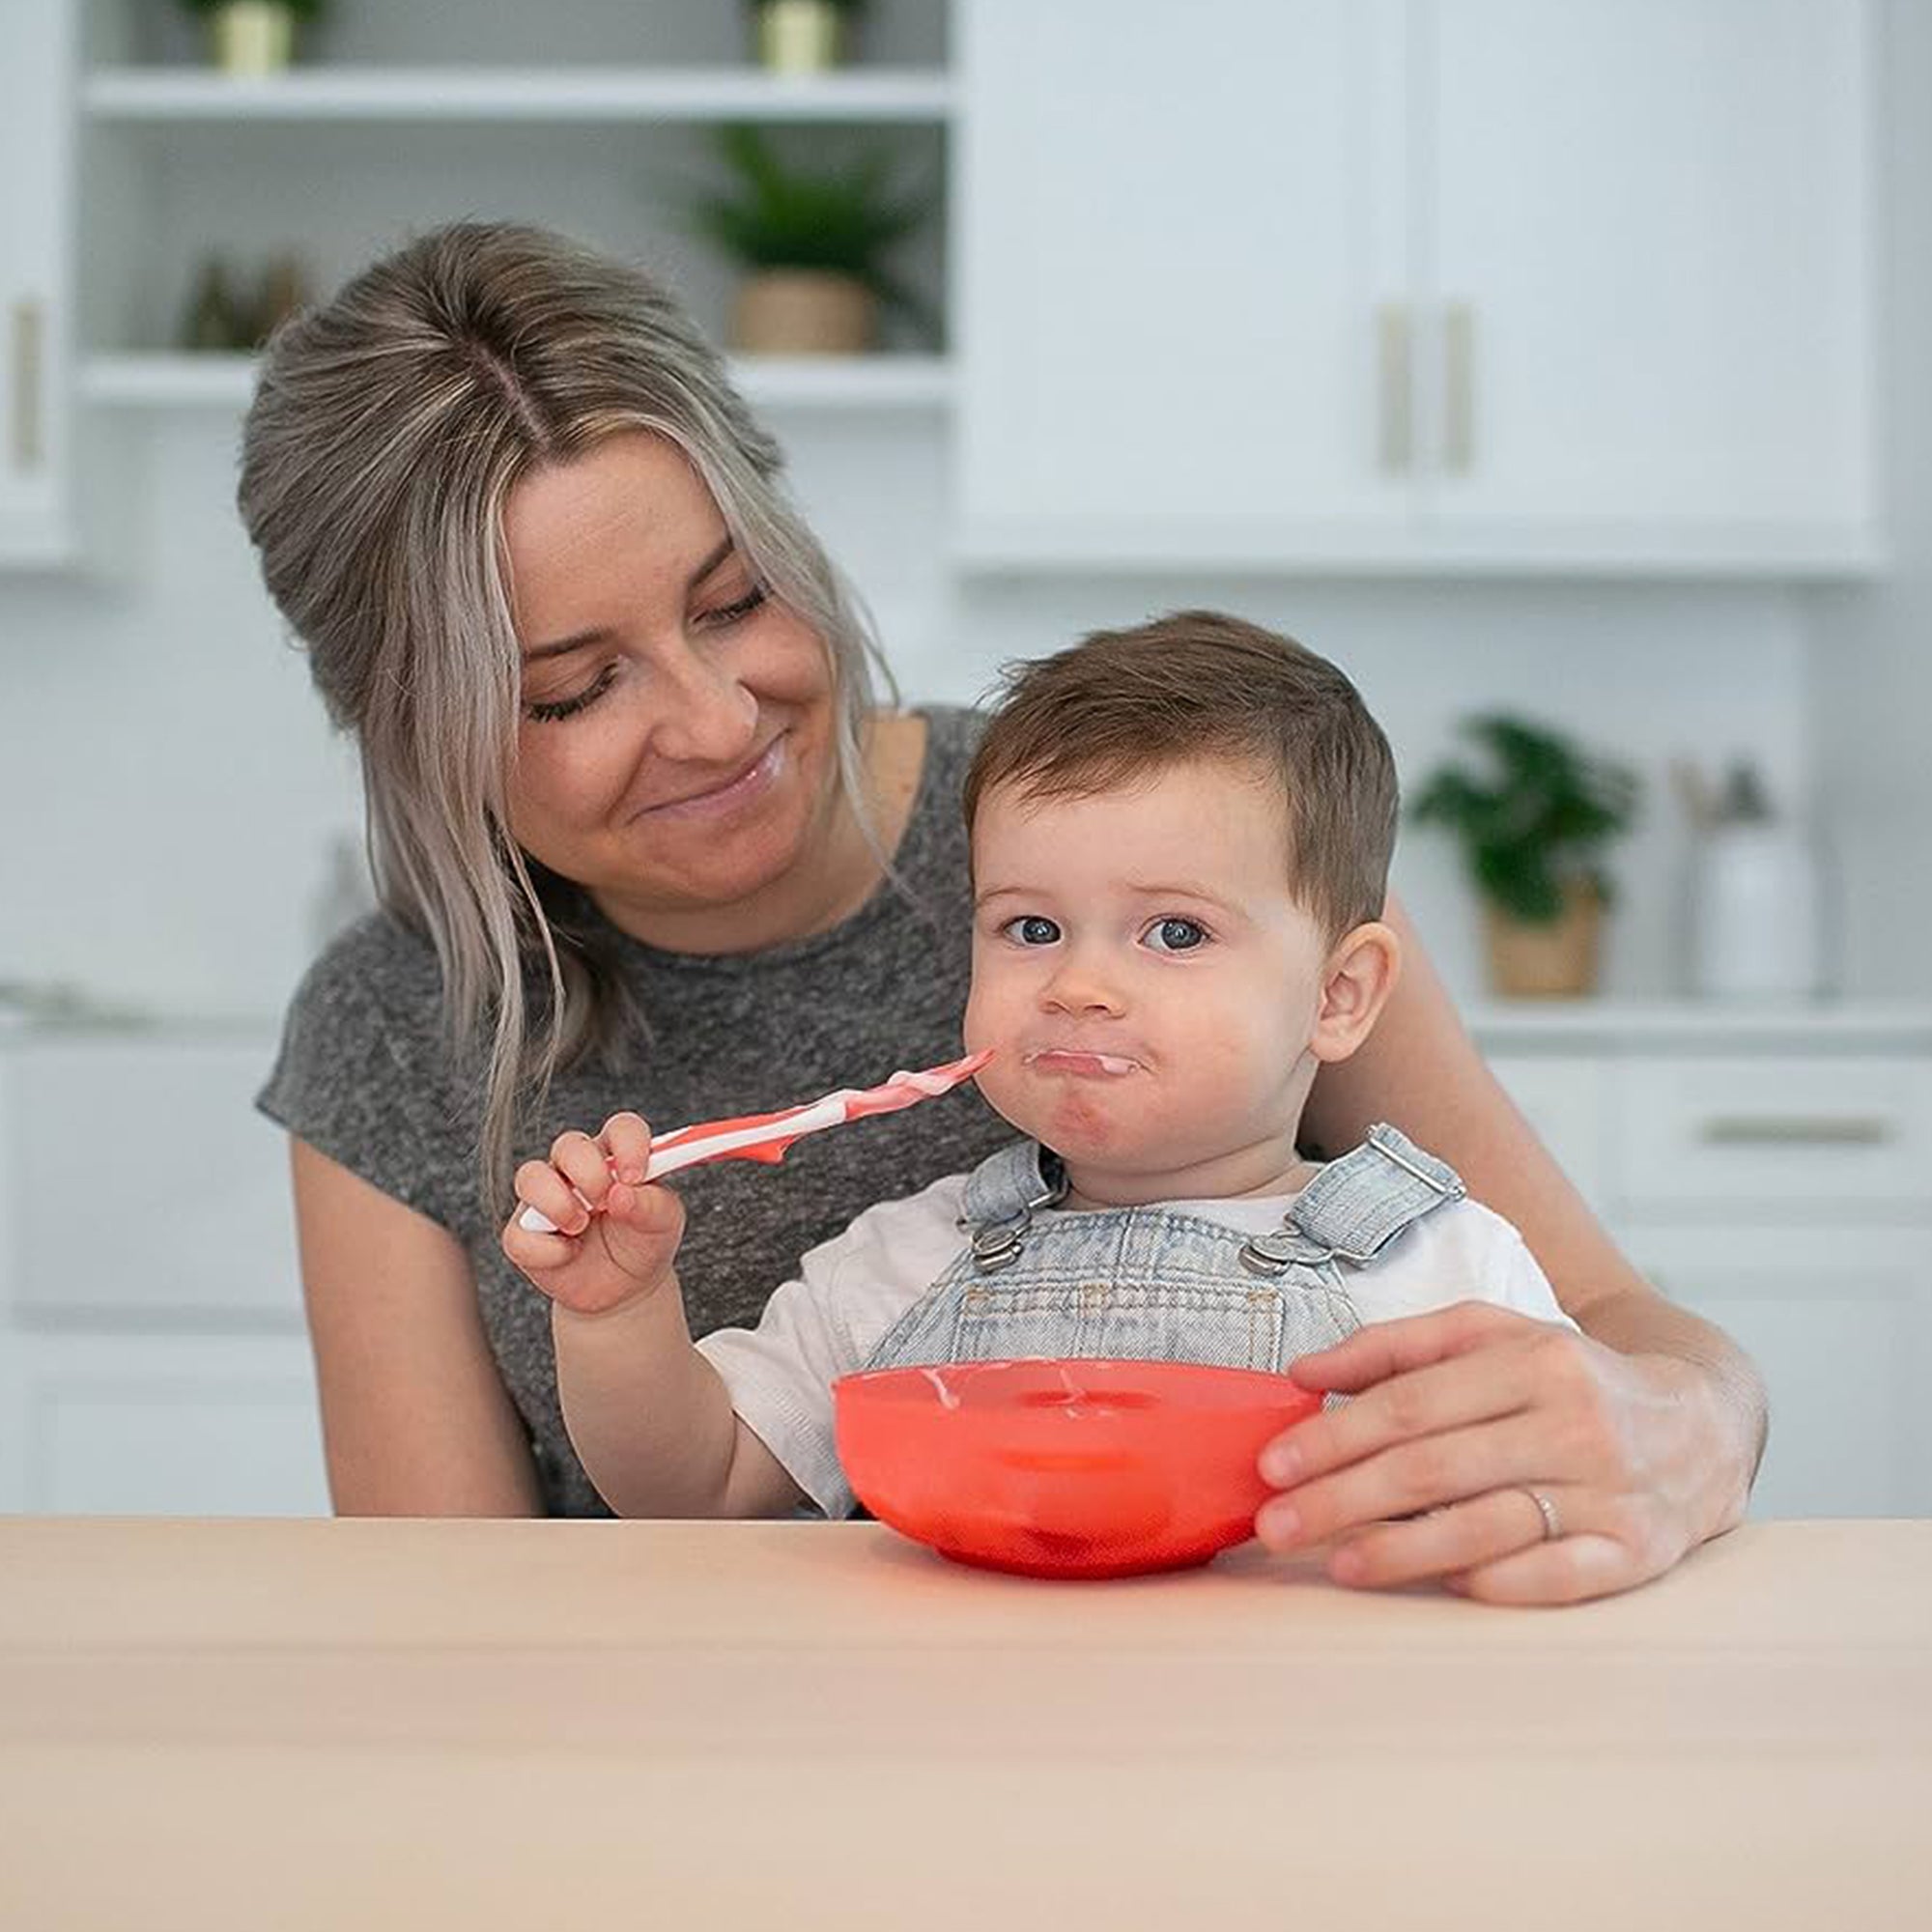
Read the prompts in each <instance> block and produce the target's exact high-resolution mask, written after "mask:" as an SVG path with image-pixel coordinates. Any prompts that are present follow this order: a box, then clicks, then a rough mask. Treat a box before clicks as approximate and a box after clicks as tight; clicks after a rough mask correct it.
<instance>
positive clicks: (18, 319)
mask: <svg viewBox="0 0 1932 1932" xmlns="http://www.w3.org/2000/svg"><path fill="white" fill-rule="evenodd" d="M13 337H14V344H13V347H14V354H13V364H14V368H13V379H14V380H13V382H12V384H11V385H10V386H11V389H12V392H13V398H14V407H13V412H12V413H13V419H14V433H13V439H12V440H13V445H14V469H18V470H21V471H28V470H34V469H39V468H40V467H41V459H42V457H43V454H44V442H43V437H42V431H41V305H40V303H39V302H37V301H16V302H15V303H14V327H13Z"/></svg>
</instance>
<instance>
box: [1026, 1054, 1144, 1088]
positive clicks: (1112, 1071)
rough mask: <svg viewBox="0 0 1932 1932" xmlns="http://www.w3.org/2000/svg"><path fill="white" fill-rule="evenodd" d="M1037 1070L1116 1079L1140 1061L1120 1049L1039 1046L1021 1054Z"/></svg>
mask: <svg viewBox="0 0 1932 1932" xmlns="http://www.w3.org/2000/svg"><path fill="white" fill-rule="evenodd" d="M1023 1064H1024V1065H1028V1066H1031V1067H1032V1068H1033V1069H1034V1070H1035V1071H1036V1072H1037V1073H1068V1074H1072V1075H1073V1076H1075V1077H1076V1078H1079V1079H1087V1080H1118V1079H1120V1078H1121V1077H1122V1075H1123V1074H1128V1073H1138V1072H1140V1071H1141V1064H1140V1062H1139V1061H1138V1060H1134V1059H1132V1058H1130V1057H1129V1056H1128V1055H1126V1054H1124V1053H1093V1052H1089V1051H1086V1050H1084V1049H1081V1048H1078V1047H1070V1046H1042V1047H1036V1048H1035V1049H1034V1051H1033V1052H1031V1053H1029V1054H1027V1055H1025V1056H1024V1061H1023Z"/></svg>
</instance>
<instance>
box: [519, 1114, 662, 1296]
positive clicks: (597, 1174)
mask: <svg viewBox="0 0 1932 1932" xmlns="http://www.w3.org/2000/svg"><path fill="white" fill-rule="evenodd" d="M650 1154H651V1130H650V1128H649V1127H647V1126H646V1125H645V1124H644V1122H642V1121H640V1120H639V1118H638V1116H637V1115H636V1114H612V1115H611V1118H610V1119H609V1120H608V1121H606V1122H604V1131H603V1132H602V1133H601V1134H599V1135H597V1137H596V1138H595V1139H594V1140H593V1139H592V1138H591V1136H590V1135H588V1134H582V1133H568V1134H559V1135H558V1136H557V1137H556V1139H555V1140H554V1142H553V1143H552V1144H551V1151H550V1158H549V1160H547V1161H545V1160H526V1162H525V1163H524V1164H523V1166H522V1167H520V1168H518V1170H517V1207H516V1211H515V1212H514V1213H512V1214H511V1216H510V1218H509V1220H508V1221H507V1222H506V1223H505V1224H504V1228H503V1234H502V1243H503V1252H504V1254H506V1255H507V1256H508V1257H509V1258H510V1260H511V1261H512V1262H514V1263H515V1264H517V1266H518V1267H519V1268H521V1269H522V1270H523V1272H524V1273H525V1274H526V1275H527V1276H528V1277H529V1278H530V1280H531V1281H532V1282H533V1283H535V1285H536V1286H537V1287H538V1288H540V1289H542V1291H543V1292H544V1293H546V1294H547V1295H549V1296H550V1298H551V1299H552V1300H553V1301H554V1302H557V1303H558V1304H559V1305H560V1306H562V1307H564V1308H569V1309H573V1310H575V1311H576V1312H577V1313H578V1314H580V1315H602V1314H604V1313H606V1312H608V1311H609V1310H611V1309H612V1308H616V1307H619V1306H620V1305H621V1304H622V1303H624V1302H627V1301H631V1300H633V1299H635V1298H636V1297H638V1296H639V1295H642V1294H648V1293H653V1292H655V1291H656V1290H658V1289H660V1288H662V1287H664V1286H665V1285H667V1284H668V1283H674V1281H675V1277H674V1276H673V1274H672V1272H671V1263H672V1262H673V1261H674V1260H675V1259H676V1256H677V1244H678V1239H679V1236H682V1234H683V1233H684V1204H683V1203H682V1202H681V1201H679V1199H678V1198H677V1196H676V1195H675V1194H673V1193H672V1192H671V1191H670V1189H669V1188H668V1187H651V1186H646V1185H644V1167H645V1163H646V1162H648V1161H649V1159H650ZM526 1207H530V1208H536V1209H537V1211H538V1212H539V1213H541V1214H543V1215H545V1216H546V1217H547V1218H548V1219H549V1220H550V1221H551V1222H552V1223H553V1224H554V1227H555V1230H556V1232H555V1233H554V1234H538V1233H537V1232H536V1231H535V1230H534V1229H530V1228H526V1227H525V1226H524V1225H523V1220H522V1216H523V1211H524V1209H525V1208H526Z"/></svg>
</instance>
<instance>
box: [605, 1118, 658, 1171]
mask: <svg viewBox="0 0 1932 1932" xmlns="http://www.w3.org/2000/svg"><path fill="white" fill-rule="evenodd" d="M598 1138H599V1140H601V1141H602V1143H603V1145H604V1151H605V1152H606V1154H607V1155H608V1156H609V1158H610V1169H611V1175H612V1176H613V1177H614V1178H615V1179H618V1180H622V1181H626V1182H628V1183H629V1184H630V1185H631V1186H633V1187H641V1186H642V1185H643V1180H644V1170H645V1169H646V1168H647V1167H648V1166H649V1165H650V1159H651V1130H650V1127H649V1125H648V1124H647V1123H646V1122H644V1121H643V1119H642V1118H641V1117H640V1116H639V1115H637V1114H612V1115H611V1118H610V1119H609V1120H608V1121H606V1122H604V1131H603V1133H602V1134H600V1135H599V1136H598Z"/></svg>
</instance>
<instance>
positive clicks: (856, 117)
mask: <svg viewBox="0 0 1932 1932" xmlns="http://www.w3.org/2000/svg"><path fill="white" fill-rule="evenodd" d="M953 103H954V88H953V83H952V78H951V77H950V76H949V75H948V74H946V73H945V72H943V71H937V70H925V69H918V68H904V69H894V68H873V69H847V70H844V71H839V72H836V73H830V74H802V75H798V76H795V77H794V76H787V75H774V74H767V73H764V72H761V71H758V70H756V69H753V68H732V67H721V68H654V69H652V68H644V69H633V70H623V69H616V70H610V69H581V70H580V69H572V68H553V69H541V68H515V69H497V68H460V67H459V68H370V69H366V70H357V69H354V68H336V69H333V70H330V69H327V68H298V69H295V70H294V71H290V72H288V73H283V74H274V75H270V76H266V77H263V78H260V79H239V78H230V77H228V76H226V75H223V74H220V73H215V72H209V71H203V70H200V69H183V70H179V71H177V70H171V69H158V68H149V69H142V68H101V69H97V70H96V71H94V72H93V73H91V74H89V75H88V76H87V77H86V79H85V80H84V81H83V82H82V85H81V104H82V107H83V110H84V111H85V112H86V114H87V115H88V116H89V117H90V118H92V119H93V120H96V121H102V122H127V123H132V122H238V121H276V122H288V121H311V122H327V121H603V122H622V121H721V120H748V121H751V120H755V121H883V122H919V121H945V120H947V119H948V118H950V117H951V115H952V111H953Z"/></svg>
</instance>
